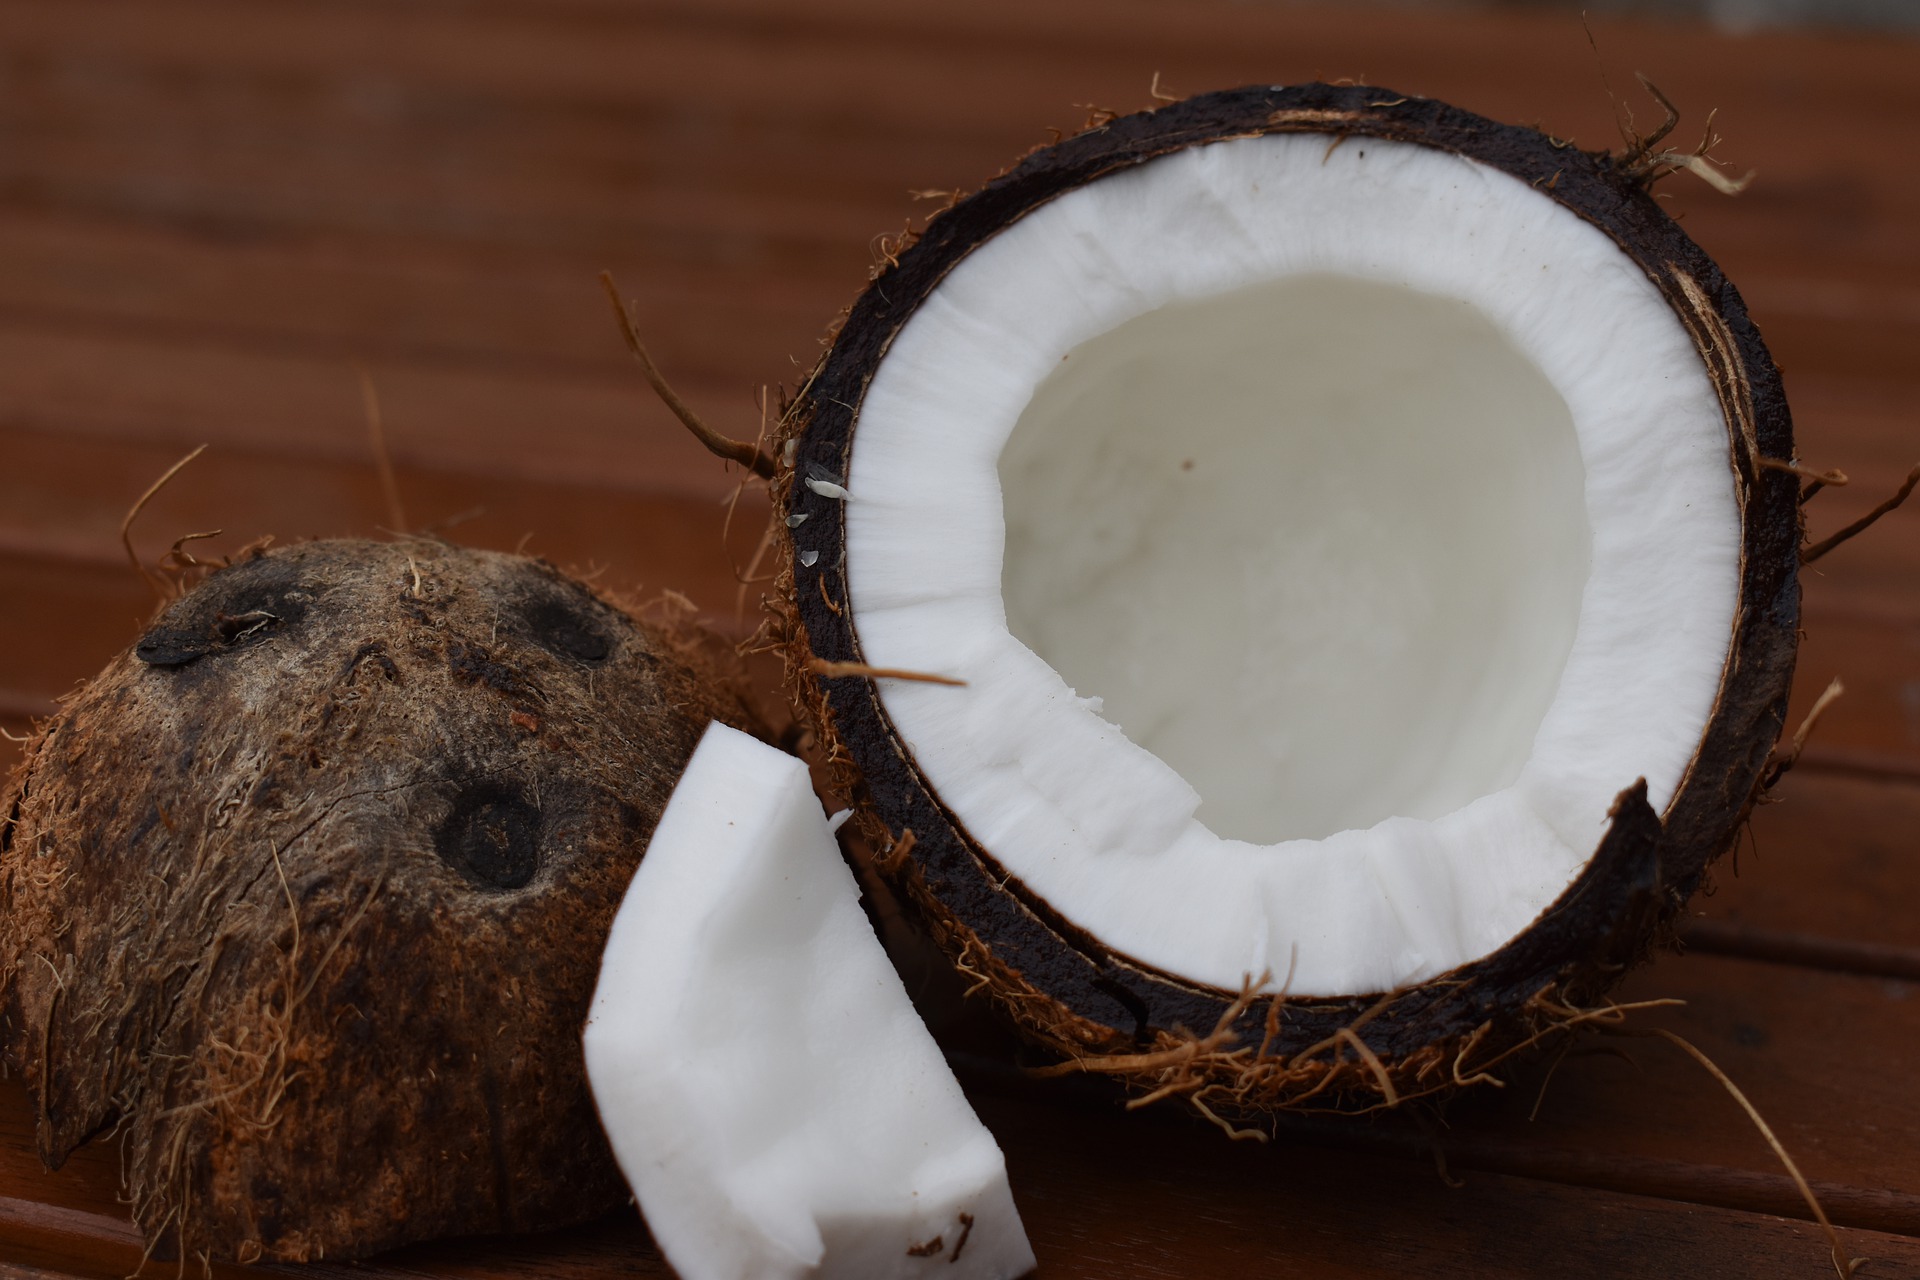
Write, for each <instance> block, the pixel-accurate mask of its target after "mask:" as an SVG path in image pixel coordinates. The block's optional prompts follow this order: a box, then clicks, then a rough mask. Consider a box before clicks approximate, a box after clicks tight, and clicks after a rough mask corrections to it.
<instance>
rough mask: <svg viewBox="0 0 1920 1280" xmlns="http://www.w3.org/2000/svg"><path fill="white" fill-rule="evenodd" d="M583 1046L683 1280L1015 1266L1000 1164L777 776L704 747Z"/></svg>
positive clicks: (989, 1278)
mask: <svg viewBox="0 0 1920 1280" xmlns="http://www.w3.org/2000/svg"><path fill="white" fill-rule="evenodd" d="M585 1044H586V1064H587V1078H588V1081H589V1083H590V1084H591V1086H592V1089H593V1097H594V1102H595V1103H596V1104H597V1105H598V1107H599V1109H600V1116H601V1120H602V1122H603V1123H604V1125H605V1127H606V1131H607V1136H608V1138H609V1140H610V1141H611V1142H612V1144H613V1151H614V1155H615V1157H616V1158H617V1159H618V1160H619V1162H620V1168H621V1170H622V1172H624V1173H625V1174H626V1176H627V1180H628V1182H629V1183H630V1184H631V1185H632V1187H633V1189H634V1192H635V1195H636V1197H637V1198H638V1200H639V1204H640V1209H641V1212H642V1213H643V1214H644V1215H645V1216H646V1219H647V1225H648V1227H649V1229H650V1230H651V1231H652V1232H653V1236H654V1240H655V1241H656V1243H658V1244H659V1246H660V1249H661V1252H662V1253H664V1254H665V1255H666V1258H667V1261H668V1262H669V1263H671V1264H672V1266H673V1268H674V1270H675V1271H676V1272H677V1273H678V1274H679V1275H680V1276H681V1277H682V1280H770V1278H780V1277H846V1278H848V1280H867V1278H869V1277H874V1278H885V1277H914V1276H928V1277H943V1278H949V1280H1006V1278H1008V1277H1013V1276H1019V1275H1024V1274H1025V1273H1026V1272H1028V1271H1030V1270H1032V1268H1033V1266H1034V1258H1033V1251H1032V1249H1031V1248H1030V1247H1029V1246H1028V1244H1027V1239H1026V1235H1025V1232H1024V1230H1023V1229H1022V1227H1021V1224H1020V1217H1019V1214H1018V1212H1017V1211H1016V1210H1015V1208H1014V1204H1013V1198H1012V1195H1011V1193H1010V1191H1009V1189H1008V1185H1007V1173H1006V1162H1005V1160H1004V1159H1003V1158H1002V1156H1001V1153H1000V1149H999V1147H998V1146H997V1145H996V1144H995V1143H994V1140H993V1135H992V1134H990V1133H988V1132H987V1130H986V1128H985V1127H984V1126H983V1125H982V1124H981V1123H980V1121H979V1120H978V1119H977V1118H976V1117H975V1116H974V1114H973V1110H972V1108H971V1107H969V1106H968V1104H967V1100H966V1098H965V1096H964V1095H963V1094H962V1093H961V1092H960V1086H959V1085H958V1084H957V1083H956V1082H955V1080H954V1078H953V1075H952V1073H951V1072H950V1071H949V1070H948V1068H947V1065H946V1061H945V1059H944V1058H943V1057H942V1056H941V1053H940V1050H939V1048H938V1046H936V1045H935V1044H934V1042H933V1039H932V1037H931V1036H930V1035H928V1034H927V1030H926V1027H925V1026H924V1025H923V1024H922V1023H921V1021H920V1019H919V1016H918V1015H917V1014H916V1013H915V1012H914V1010H913V1006H912V1004H911V1003H910V1002H909V1000H908V998H907V993H906V990H905V988H904V987H902V986H901V983H900V978H899V976H898V975H897V974H896V973H895V972H894V970H893V967H892V965H891V964H890V963H889V962H888V960H887V957H886V953H885V952H884V951H883V950H882V949H881V946H880V941H879V939H878V938H877V937H875V936H874V932H873V929H872V927H871V926H870V925H869V924H868V922H867V919H866V916H865V915H864V914H863V913H862V912H861V910H860V905H859V890H858V887H857V885H856V884H855V882H854V879H853V876H852V874H851V873H850V872H849V871H848V870H847V867H846V865H845V863H843V862H842V861H841V858H840V853H839V850H838V848H837V847H836V846H835V844H834V838H833V835H832V833H831V832H830V830H829V828H828V824H827V820H826V818H825V817H824V816H823V815H822V814H821V811H820V805H819V802H818V801H817V800H815V798H814V794H813V790H812V788H811V786H810V785H809V784H808V781H807V771H806V768H805V766H804V765H802V764H801V763H800V762H799V761H798V760H796V759H794V758H793V757H791V756H789V755H786V754H785V753H783V752H780V751H777V750H775V749H774V748H772V747H769V746H767V745H765V744H764V743H761V742H757V741H755V740H754V739H752V738H750V737H748V736H747V735H745V734H743V733H740V732H739V731H737V730H734V729H729V728H726V727H725V726H723V725H714V726H712V727H710V728H709V729H708V730H707V733H706V735H705V736H704V737H703V738H702V739H701V742H700V746H699V748H698V749H697V750H696V751H695V752H694V755H693V758H692V760H691V761H690V763H689V764H688V766H687V770H686V773H685V774H684V775H683V776H682V778H681V779H680V782H679V785H678V786H677V787H676V788H675V789H674V792H673V797H672V799H671V800H670V801H669V802H668V804H667V807H666V810H665V812H664V813H663V814H662V815H661V818H660V823H659V826H658V827H657V828H656V829H655V831H654V835H653V839H652V841H651V843H650V844H649V845H648V848H647V854H646V857H645V858H644V859H643V860H642V861H641V864H640V869H639V871H638V873H637V874H636V875H635V876H634V880H633V884H632V885H631V887H630V888H629V889H628V891H627V895H626V898H625V899H624V900H623V901H622V903H621V906H620V911H619V913H618V915H617V916H616V917H615V919H614V923H613V929H612V932H611V933H610V935H609V936H608V939H607V949H606V954H605V957H604V959H603V961H602V964H601V970H600V981H599V985H598V986H597V987H596V989H595V991H594V996H593V1004H592V1007H591V1010H590V1013H589V1017H588V1022H587V1028H586V1033H585Z"/></svg>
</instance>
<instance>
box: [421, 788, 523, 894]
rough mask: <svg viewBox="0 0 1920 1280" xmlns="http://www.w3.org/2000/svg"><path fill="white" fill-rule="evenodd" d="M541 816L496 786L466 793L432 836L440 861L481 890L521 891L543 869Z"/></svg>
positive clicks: (512, 794)
mask: <svg viewBox="0 0 1920 1280" xmlns="http://www.w3.org/2000/svg"><path fill="white" fill-rule="evenodd" d="M540 827H541V822H540V811H539V810H538V809H536V808H534V807H533V806H532V805H530V804H528V803H527V802H526V801H525V800H523V799H522V798H521V797H519V796H517V795H515V794H514V793H512V792H510V791H508V790H507V789H506V788H505V787H502V786H500V785H498V784H496V783H482V784H479V785H476V786H470V787H468V788H467V789H466V790H465V791H462V792H461V793H460V795H459V797H458V798H457V799H455V801H454V802H453V811H452V812H451V813H449V814H448V815H447V817H446V820H445V821H443V822H442V823H441V824H440V827H439V829H438V830H437V831H435V832H434V836H433V849H434V852H435V853H437V854H439V855H440V860H441V861H442V862H444V863H446V864H447V865H448V866H450V867H452V868H453V869H454V870H455V871H458V872H459V873H460V874H461V875H462V876H464V877H466V878H467V880H469V881H470V882H472V883H473V884H474V885H476V886H477V887H479V888H482V889H500V890H506V889H519V888H522V887H524V886H525V885H526V884H527V883H528V882H529V881H531V880H532V879H533V876H534V873H535V872H536V871H538V870H539V869H540Z"/></svg>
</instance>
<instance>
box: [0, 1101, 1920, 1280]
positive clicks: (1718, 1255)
mask: <svg viewBox="0 0 1920 1280" xmlns="http://www.w3.org/2000/svg"><path fill="white" fill-rule="evenodd" d="M14 1101H15V1099H13V1098H4V1097H3V1096H0V1103H11V1102H14ZM974 1101H975V1104H976V1106H977V1107H978V1108H979V1110H980V1111H981V1114H982V1116H983V1118H984V1119H985V1120H986V1121H987V1122H988V1124H989V1125H990V1126H991V1127H992V1128H993V1129H994V1130H995V1132H996V1133H997V1134H998V1135H999V1136H1000V1137H1001V1141H1002V1143H1003V1145H1004V1147H1005V1149H1006V1151H1007V1154H1008V1162H1009V1167H1010V1171H1011V1174H1012V1178H1013V1184H1014V1187H1015V1196H1016V1200H1017V1202H1018V1204H1019V1206H1020V1208H1021V1212H1022V1217H1023V1219H1024V1221H1025V1223H1026V1226H1027V1230H1028V1233H1029V1235H1030V1236H1031V1238H1032V1240H1033V1243H1034V1246H1035V1250H1036V1252H1037V1253H1038V1254H1039V1257H1040V1261H1041V1271H1040V1274H1041V1275H1044V1276H1049V1277H1073V1276H1087V1277H1108V1276H1113V1275H1119V1274H1125V1275H1130V1276H1141V1277H1153V1276H1169V1277H1174V1276H1178V1277H1186V1276H1192V1275H1197V1274H1208V1275H1222V1274H1235V1273H1250V1274H1271V1273H1273V1272H1274V1270H1275V1269H1276V1268H1285V1269H1286V1270H1287V1271H1288V1272H1289V1273H1291V1272H1293V1271H1294V1270H1295V1269H1299V1268H1305V1269H1307V1270H1309V1271H1310V1272H1311V1274H1314V1275H1329V1276H1334V1275H1338V1276H1351V1277H1377V1276H1431V1277H1453V1276H1461V1275H1475V1276H1532V1275H1536V1274H1538V1272H1537V1267H1538V1263H1539V1247H1540V1240H1541V1239H1542V1238H1551V1239H1553V1240H1554V1242H1555V1250H1556V1271H1557V1272H1558V1273H1560V1274H1565V1275H1568V1276H1570V1277H1596V1278H1597V1277H1611V1276H1618V1275H1634V1274H1651V1273H1654V1272H1659V1273H1663V1274H1664V1273H1671V1272H1679V1273H1684V1274H1698V1275H1705V1276H1729V1277H1732V1276H1740V1277H1771V1276H1789V1275H1805V1274H1811V1273H1813V1269H1814V1268H1817V1267H1818V1266H1820V1265H1821V1262H1822V1259H1823V1258H1824V1255H1825V1246H1824V1242H1823V1241H1822V1240H1821V1239H1820V1238H1819V1237H1818V1235H1817V1233H1816V1232H1815V1231H1814V1230H1813V1229H1812V1228H1811V1227H1810V1226H1809V1225H1808V1224H1806V1223H1801V1222H1793V1221H1787V1220H1783V1219H1780V1218H1778V1217H1772V1216H1768V1215H1761V1214H1753V1213H1746V1212H1741V1211H1737V1210H1728V1209H1723V1208H1710V1207H1704V1206H1697V1205H1688V1204H1683V1203H1673V1202H1670V1201H1661V1200H1656V1199H1649V1198H1646V1197H1642V1196H1636V1195H1631V1194H1619V1193H1615V1192H1609V1191H1596V1190H1593V1189H1590V1188H1586V1187H1574V1186H1567V1185H1564V1184H1556V1183H1553V1182H1550V1181H1541V1180H1533V1179H1525V1178H1518V1177H1513V1176H1508V1175H1501V1174H1497V1173H1469V1174H1468V1175H1467V1176H1466V1178H1465V1182H1464V1185H1463V1186H1460V1187H1456V1188H1450V1187H1448V1186H1447V1185H1445V1184H1444V1183H1443V1182H1442V1181H1441V1180H1440V1178H1439V1176H1438V1175H1437V1174H1436V1173H1435V1171H1434V1170H1433V1168H1432V1166H1431V1165H1429V1164H1423V1163H1420V1162H1417V1161H1408V1160H1403V1159H1397V1158H1393V1157H1390V1156H1379V1155H1369V1154H1365V1153H1356V1152H1350V1151H1341V1150H1337V1149H1334V1150H1329V1149H1326V1148H1324V1147H1319V1146H1315V1145H1304V1146H1303V1145H1299V1144H1295V1143H1288V1144H1284V1145H1282V1144H1275V1145H1273V1146H1271V1147H1268V1148H1263V1149H1259V1150H1253V1149H1250V1148H1249V1147H1248V1146H1247V1145H1246V1144H1230V1143H1227V1142H1225V1141H1224V1140H1223V1139H1222V1138H1221V1137H1220V1135H1219V1134H1217V1133H1215V1132H1213V1131H1211V1130H1204V1131H1203V1130H1199V1129H1195V1128H1193V1127H1191V1126H1186V1125H1169V1124H1165V1123H1160V1122H1158V1121H1156V1120H1155V1119H1153V1118H1151V1117H1141V1116H1127V1115H1124V1114H1108V1113H1095V1112H1090V1111H1087V1110H1084V1109H1077V1108H1072V1107H1068V1108H1055V1107H1050V1106H1048V1105H1046V1104H1045V1103H1043V1102H1041V1101H1039V1100H1037V1099H1034V1098H1031V1097H1018V1096H1007V1095H1004V1094H996V1093H991V1092H987V1093H983V1092H981V1091H980V1090H978V1089H976V1090H975V1093H974ZM1087 1168H1108V1169H1127V1170H1130V1171H1131V1173H1130V1176H1128V1177H1125V1178H1121V1179H1111V1180H1095V1179H1089V1178H1087V1177H1086V1176H1085V1175H1084V1170H1085V1169H1087ZM56 1176H57V1175H56ZM11 1203H15V1204H17V1203H18V1202H11ZM7 1207H8V1202H0V1247H5V1248H6V1249H7V1250H8V1252H9V1255H10V1256H21V1257H22V1260H23V1261H27V1262H30V1263H33V1264H38V1265H57V1266H60V1267H61V1268H62V1269H63V1270H68V1271H69V1272H70V1273H71V1274H84V1275H97V1276H102V1277H105V1276H108V1275H119V1274H124V1273H125V1270H124V1269H126V1268H128V1266H129V1264H130V1262H131V1261H132V1260H133V1259H134V1258H137V1253H134V1252H133V1248H132V1245H131V1243H130V1241H128V1239H127V1237H126V1231H127V1229H126V1228H125V1227H124V1220H123V1219H121V1220H119V1222H120V1226H119V1227H118V1228H116V1227H115V1225H114V1223H115V1221H116V1219H115V1218H114V1217H113V1216H112V1215H111V1214H109V1213H105V1212H98V1213H96V1212H87V1211H82V1210H73V1209H53V1208H50V1207H42V1208H37V1209H35V1210H30V1211H29V1212H31V1213H34V1214H35V1215H36V1216H37V1218H38V1220H39V1222H38V1225H37V1232H36V1231H35V1230H34V1229H32V1228H28V1227H26V1224H22V1223H20V1222H18V1221H17V1220H16V1219H11V1218H9V1217H8V1216H7V1214H6V1213H5V1212H4V1210H5V1208H7ZM50 1220H51V1221H52V1223H53V1225H54V1229H52V1230H49V1229H48V1225H47V1224H48V1223H49V1221H50ZM1490 1222H1499V1223H1504V1224H1507V1225H1508V1227H1509V1229H1508V1230H1505V1231H1489V1230H1487V1227H1486V1224H1487V1223H1490ZM1847 1243H1848V1245H1849V1247H1850V1250H1851V1252H1853V1253H1854V1254H1856V1255H1866V1256H1870V1257H1873V1258H1875V1259H1876V1260H1877V1262H1878V1265H1879V1266H1881V1267H1882V1268H1885V1269H1888V1270H1891V1269H1892V1268H1898V1267H1902V1266H1913V1265H1920V1243H1916V1242H1915V1241H1912V1240H1908V1239H1903V1238H1900V1237H1896V1236H1891V1235H1885V1234H1880V1233H1875V1232H1872V1231H1863V1230H1851V1231H1849V1232H1848V1240H1847ZM23 1246H24V1250H23ZM23 1253H24V1255H25V1256H22V1255H23ZM115 1266H118V1267H121V1268H123V1270H121V1271H117V1272H116V1271H114V1270H113V1269H112V1268H113V1267H115ZM269 1270H273V1271H281V1272H283V1273H284V1274H289V1275H291V1274H305V1275H315V1276H332V1275H339V1276H347V1275H364V1276H374V1277H379V1276H394V1277H402V1276H447V1277H456V1276H472V1277H484V1276H497V1275H504V1274H512V1275H530V1276H542V1277H553V1278H554V1280H561V1278H562V1277H567V1278H571V1277H585V1276H589V1275H606V1274H640V1275H660V1276H664V1275H667V1274H668V1272H667V1271H666V1269H665V1267H664V1265H663V1264H662V1263H661V1262H660V1260H659V1257H658V1254H657V1253H656V1252H655V1251H654V1250H653V1248H652V1246H651V1244H650V1242H649V1241H648V1240H647V1238H646V1234H645V1232H644V1230H643V1229H642V1228H641V1227H640V1225H639V1224H638V1222H637V1221H635V1220H634V1219H632V1218H631V1217H624V1216H623V1217H618V1218H615V1219H612V1220H609V1221H608V1222H606V1223H603V1224H600V1225H598V1226H595V1227H590V1228H587V1229H585V1230H582V1231H578V1232H570V1233H566V1234H564V1235H560V1236H547V1237H540V1236H531V1237H510V1238H504V1239H501V1238H494V1239H485V1240H474V1241H455V1242H447V1243H440V1244H433V1245H424V1246H416V1247H414V1248H410V1249H405V1250H401V1251H398V1252H396V1253H394V1254H390V1255H387V1256H385V1257H383V1258H380V1259H377V1260H374V1261H373V1262H371V1263H367V1264H358V1265H355V1266H353V1267H350V1268H349V1267H339V1266H333V1265H326V1264H322V1265H320V1266H315V1267H307V1268H270V1269H269ZM1882 1273H1883V1274H1884V1273H1885V1272H1884V1271H1883V1272H1882ZM215 1274H216V1276H218V1277H219V1278H220V1280H228V1278H229V1277H232V1276H237V1275H240V1274H244V1273H243V1272H241V1271H240V1270H239V1269H237V1268H236V1269H228V1268H219V1269H217V1270H216V1273H215Z"/></svg>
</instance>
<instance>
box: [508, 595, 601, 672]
mask: <svg viewBox="0 0 1920 1280" xmlns="http://www.w3.org/2000/svg"><path fill="white" fill-rule="evenodd" d="M600 609H601V606H600V604H599V602H598V601H596V600H593V599H591V598H590V597H587V596H583V595H581V594H579V593H577V592H574V591H568V590H566V589H565V588H563V587H560V586H558V585H557V584H552V583H542V584H541V587H540V589H538V590H536V591H535V592H534V593H533V594H531V595H529V596H527V597H526V598H525V599H524V600H522V601H520V603H519V605H518V610H517V611H518V612H519V614H520V622H521V626H522V627H523V628H524V630H525V632H526V635H527V638H528V639H530V640H532V641H533V642H534V643H535V644H537V645H539V646H540V647H541V648H542V649H545V650H546V651H547V652H548V653H551V654H553V655H554V656H556V657H560V658H572V659H574V660H575V661H578V662H605V661H606V660H607V658H608V656H609V655H611V654H612V653H613V637H612V636H611V634H610V628H609V627H608V626H607V625H606V623H605V622H604V621H603V620H602V619H601V618H599V617H598V616H596V615H597V614H598V613H599V612H600Z"/></svg>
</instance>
